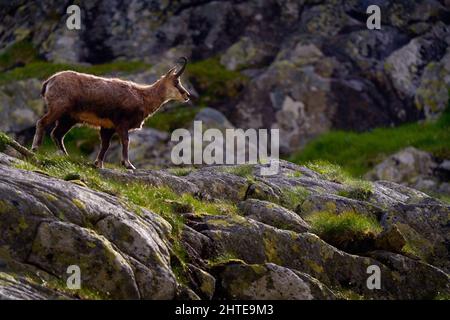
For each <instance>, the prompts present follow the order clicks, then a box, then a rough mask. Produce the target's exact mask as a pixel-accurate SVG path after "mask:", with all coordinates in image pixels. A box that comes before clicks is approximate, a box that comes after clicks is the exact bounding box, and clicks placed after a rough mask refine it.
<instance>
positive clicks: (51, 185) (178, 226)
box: [0, 137, 450, 299]
mask: <svg viewBox="0 0 450 320" xmlns="http://www.w3.org/2000/svg"><path fill="white" fill-rule="evenodd" d="M11 144H12V143H11V141H10V140H9V139H7V138H5V137H3V138H2V145H3V149H4V151H5V152H7V153H8V154H14V152H12V151H11V147H10V146H9V145H11ZM13 145H14V146H15V147H16V149H17V148H18V147H17V145H16V144H13ZM5 147H6V148H5ZM19 150H20V149H19ZM22 152H23V150H22ZM16 154H17V153H16ZM26 155H27V156H28V158H27V159H23V157H21V158H22V160H20V159H18V158H16V157H12V156H9V155H7V154H5V153H0V217H1V218H0V298H7V299H16V298H21V299H47V298H67V299H72V298H75V299H77V298H82V299H86V298H117V299H138V298H140V299H442V298H443V299H447V298H448V297H449V293H450V291H449V290H450V281H449V274H448V273H449V271H450V264H449V261H450V260H449V249H450V247H449V243H450V238H449V235H450V232H449V217H450V206H448V205H445V204H444V203H442V202H440V201H438V200H436V199H433V198H430V197H429V196H427V195H425V194H424V193H421V192H419V191H415V190H413V189H410V188H407V187H403V186H400V185H398V184H395V183H391V182H386V181H378V182H373V183H369V182H365V181H360V180H355V179H352V178H350V177H348V176H347V175H345V174H344V173H343V172H342V171H341V170H340V169H339V168H338V167H335V166H330V165H326V164H323V163H320V162H318V163H315V164H311V165H310V166H309V167H308V168H307V167H301V166H297V165H294V164H292V163H289V162H285V161H281V163H280V166H281V170H280V173H279V174H277V175H275V176H261V175H260V168H261V166H262V165H255V166H250V165H243V166H227V167H225V166H212V167H203V168H174V169H166V170H136V171H134V172H132V171H124V170H119V169H101V170H97V169H95V168H93V167H91V166H90V165H88V164H86V163H85V162H82V161H75V160H70V159H68V158H62V157H49V156H42V155H33V154H29V153H26ZM70 265H78V266H79V267H80V269H81V289H80V290H70V289H68V288H67V287H66V286H65V282H66V279H67V277H68V274H67V273H66V270H67V267H68V266H70ZM373 265H375V266H378V267H379V268H380V270H381V288H380V289H374V290H370V289H368V287H367V285H366V282H367V279H368V277H369V275H370V274H368V273H367V270H368V267H369V266H373Z"/></svg>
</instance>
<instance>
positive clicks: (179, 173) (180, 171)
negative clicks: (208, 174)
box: [168, 167, 195, 177]
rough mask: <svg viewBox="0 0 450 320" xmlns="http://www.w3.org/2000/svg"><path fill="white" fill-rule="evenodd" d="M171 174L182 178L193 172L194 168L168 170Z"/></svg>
mask: <svg viewBox="0 0 450 320" xmlns="http://www.w3.org/2000/svg"><path fill="white" fill-rule="evenodd" d="M168 171H169V172H170V173H171V174H173V175H176V176H178V177H184V176H187V175H188V174H190V173H191V172H193V171H195V168H192V167H187V168H185V167H180V168H176V167H175V168H170V169H169V170H168Z"/></svg>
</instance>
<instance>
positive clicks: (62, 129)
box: [50, 117, 75, 155]
mask: <svg viewBox="0 0 450 320" xmlns="http://www.w3.org/2000/svg"><path fill="white" fill-rule="evenodd" d="M74 124H75V121H74V120H73V119H72V118H70V117H62V118H60V119H59V120H58V121H57V123H56V126H55V128H54V129H53V130H52V132H51V134H50V136H51V137H52V140H53V142H54V143H55V144H56V146H57V147H58V149H59V150H60V151H61V152H62V153H63V154H65V155H67V150H66V147H65V146H64V136H65V135H66V133H67V132H69V130H70V129H72V127H73V125H74Z"/></svg>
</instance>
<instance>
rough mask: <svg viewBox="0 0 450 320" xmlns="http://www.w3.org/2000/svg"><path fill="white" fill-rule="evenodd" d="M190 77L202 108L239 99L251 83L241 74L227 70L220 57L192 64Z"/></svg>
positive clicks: (189, 72)
mask: <svg viewBox="0 0 450 320" xmlns="http://www.w3.org/2000/svg"><path fill="white" fill-rule="evenodd" d="M188 76H189V80H190V81H191V82H192V84H193V85H194V86H195V88H196V89H197V90H198V91H199V93H200V98H199V101H198V105H201V106H211V105H215V104H218V103H220V102H221V101H222V100H225V99H227V98H235V97H237V95H238V94H239V93H240V92H241V90H242V89H243V87H244V86H245V85H246V84H247V83H248V81H249V80H248V78H247V77H246V76H244V75H242V74H241V73H240V72H238V71H230V70H227V69H226V68H225V67H224V66H222V65H221V64H220V61H219V58H218V57H214V58H209V59H205V60H201V61H196V62H192V63H191V64H189V67H188Z"/></svg>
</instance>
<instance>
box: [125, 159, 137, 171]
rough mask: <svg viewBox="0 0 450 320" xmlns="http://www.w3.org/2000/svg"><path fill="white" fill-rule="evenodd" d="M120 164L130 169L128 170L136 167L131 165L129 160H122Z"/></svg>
mask: <svg viewBox="0 0 450 320" xmlns="http://www.w3.org/2000/svg"><path fill="white" fill-rule="evenodd" d="M122 165H123V166H124V167H125V168H127V169H130V170H135V169H136V167H135V166H133V165H132V164H131V162H129V161H122Z"/></svg>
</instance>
